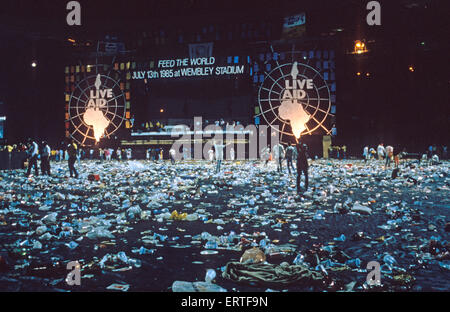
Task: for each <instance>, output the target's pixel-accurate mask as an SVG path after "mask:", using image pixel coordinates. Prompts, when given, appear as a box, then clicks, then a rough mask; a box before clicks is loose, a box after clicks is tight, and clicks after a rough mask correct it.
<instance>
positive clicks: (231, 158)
mask: <svg viewBox="0 0 450 312" xmlns="http://www.w3.org/2000/svg"><path fill="white" fill-rule="evenodd" d="M235 157H236V155H235V152H234V148H230V160H231V161H234V158H235Z"/></svg>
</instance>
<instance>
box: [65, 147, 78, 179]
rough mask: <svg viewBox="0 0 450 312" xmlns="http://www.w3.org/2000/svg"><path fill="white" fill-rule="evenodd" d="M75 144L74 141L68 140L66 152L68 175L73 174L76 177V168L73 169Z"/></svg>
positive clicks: (75, 157) (75, 152)
mask: <svg viewBox="0 0 450 312" xmlns="http://www.w3.org/2000/svg"><path fill="white" fill-rule="evenodd" d="M77 149H78V148H77V145H76V144H75V142H74V141H72V140H71V141H70V144H69V145H68V146H67V153H68V154H69V172H70V177H73V175H75V178H78V172H77V169H75V161H76V160H77Z"/></svg>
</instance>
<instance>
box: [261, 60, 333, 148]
mask: <svg viewBox="0 0 450 312" xmlns="http://www.w3.org/2000/svg"><path fill="white" fill-rule="evenodd" d="M258 104H259V107H260V114H259V115H262V116H263V118H264V120H265V121H266V122H267V124H268V125H269V126H270V127H272V128H273V129H275V130H276V131H278V132H279V133H280V134H281V140H282V141H283V136H285V139H286V137H292V136H295V137H297V138H299V137H300V136H304V135H307V134H313V133H316V132H317V131H318V130H319V129H322V130H325V133H326V134H328V133H330V131H331V130H330V129H328V127H327V125H326V123H325V122H326V120H327V118H328V117H329V116H331V115H332V114H331V113H330V111H331V95H330V89H329V87H328V84H327V82H326V81H325V80H324V78H323V77H322V75H321V74H320V72H319V71H317V70H316V69H315V68H313V67H311V66H309V65H308V64H304V63H301V62H297V61H295V60H293V61H292V62H289V63H284V64H279V63H278V62H277V66H276V67H275V68H274V69H272V70H271V71H270V72H265V76H264V81H263V82H262V83H261V85H260V87H259V91H258ZM259 115H258V116H259Z"/></svg>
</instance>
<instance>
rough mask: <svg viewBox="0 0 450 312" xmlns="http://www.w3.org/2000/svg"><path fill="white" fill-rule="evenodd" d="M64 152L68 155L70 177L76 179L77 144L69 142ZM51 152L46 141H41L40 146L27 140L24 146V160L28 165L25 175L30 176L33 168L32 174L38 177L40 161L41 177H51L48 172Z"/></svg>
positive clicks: (33, 141) (49, 171)
mask: <svg viewBox="0 0 450 312" xmlns="http://www.w3.org/2000/svg"><path fill="white" fill-rule="evenodd" d="M65 151H66V152H67V155H68V165H69V173H70V176H71V177H75V178H78V172H77V170H76V169H75V162H76V160H77V155H78V146H77V144H76V143H75V142H74V141H73V140H70V141H69V144H68V145H67V146H66V149H65ZM51 152H52V150H51V148H50V146H49V145H48V143H47V142H46V141H42V142H41V144H38V143H37V142H36V141H35V140H32V139H28V140H27V144H26V160H27V163H28V165H27V173H26V175H27V176H30V175H31V171H32V169H33V168H34V174H35V175H36V176H38V175H39V166H38V160H40V161H41V163H40V168H41V173H42V174H43V175H51V170H50V157H51ZM63 153H64V151H63Z"/></svg>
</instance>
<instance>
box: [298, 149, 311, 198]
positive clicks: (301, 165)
mask: <svg viewBox="0 0 450 312" xmlns="http://www.w3.org/2000/svg"><path fill="white" fill-rule="evenodd" d="M306 150H307V146H306V144H302V143H300V142H299V143H297V193H298V194H300V179H301V174H302V173H303V174H304V175H305V191H306V190H307V189H308V157H307V154H306Z"/></svg>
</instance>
